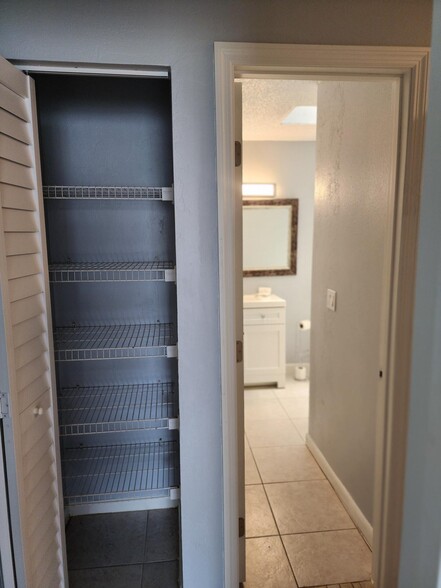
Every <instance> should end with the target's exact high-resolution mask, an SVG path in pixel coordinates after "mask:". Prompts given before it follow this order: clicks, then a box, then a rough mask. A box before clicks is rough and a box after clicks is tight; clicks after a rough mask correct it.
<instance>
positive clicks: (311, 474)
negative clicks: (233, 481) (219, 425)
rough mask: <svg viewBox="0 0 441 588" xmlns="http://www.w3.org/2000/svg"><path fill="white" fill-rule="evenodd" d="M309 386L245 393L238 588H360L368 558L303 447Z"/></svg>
mask: <svg viewBox="0 0 441 588" xmlns="http://www.w3.org/2000/svg"><path fill="white" fill-rule="evenodd" d="M308 411H309V383H308V382H296V381H295V380H293V379H292V378H287V383H286V388H284V389H277V388H254V389H251V388H247V389H246V390H245V484H246V487H245V499H246V538H247V539H246V551H247V581H246V583H245V588H303V587H310V586H314V587H318V588H326V587H328V588H331V587H332V588H337V587H338V586H340V587H341V588H367V587H368V586H371V583H370V581H369V579H370V573H371V565H372V561H371V552H370V550H369V548H368V546H367V545H366V543H365V541H364V540H363V538H362V536H361V535H360V533H359V532H358V530H357V529H356V528H355V525H354V523H353V522H352V520H351V519H350V517H349V515H348V514H347V512H346V510H345V509H344V507H343V505H342V503H341V502H340V500H339V498H338V496H337V495H336V493H335V492H334V490H333V488H332V486H331V485H330V483H329V482H328V480H327V479H326V477H325V476H324V474H323V472H322V470H321V469H320V468H319V466H318V464H317V462H316V461H315V459H314V458H313V457H312V455H311V453H310V452H309V450H308V448H307V447H306V445H305V437H306V433H307V431H308Z"/></svg>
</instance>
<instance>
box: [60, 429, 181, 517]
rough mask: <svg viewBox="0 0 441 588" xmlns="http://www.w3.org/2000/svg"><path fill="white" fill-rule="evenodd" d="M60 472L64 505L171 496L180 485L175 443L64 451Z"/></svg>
mask: <svg viewBox="0 0 441 588" xmlns="http://www.w3.org/2000/svg"><path fill="white" fill-rule="evenodd" d="M62 471H63V486H64V497H65V504H66V506H69V505H73V504H85V503H91V502H106V501H111V500H128V499H134V498H156V497H161V496H170V494H171V490H172V489H174V488H176V487H178V486H179V457H178V449H177V442H176V441H159V442H154V443H135V444H125V445H104V446H98V447H79V448H74V449H67V450H66V451H65V452H64V457H63V459H62Z"/></svg>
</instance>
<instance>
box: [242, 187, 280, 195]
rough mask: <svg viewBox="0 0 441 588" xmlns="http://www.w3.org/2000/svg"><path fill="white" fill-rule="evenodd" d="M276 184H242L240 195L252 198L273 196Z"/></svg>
mask: <svg viewBox="0 0 441 588" xmlns="http://www.w3.org/2000/svg"><path fill="white" fill-rule="evenodd" d="M275 195H276V184H242V196H248V197H252V198H265V197H266V198H274V196H275Z"/></svg>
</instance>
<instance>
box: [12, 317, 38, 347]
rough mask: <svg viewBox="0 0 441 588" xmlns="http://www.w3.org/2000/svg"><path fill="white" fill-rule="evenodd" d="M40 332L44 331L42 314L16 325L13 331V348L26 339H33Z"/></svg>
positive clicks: (23, 342) (22, 343)
mask: <svg viewBox="0 0 441 588" xmlns="http://www.w3.org/2000/svg"><path fill="white" fill-rule="evenodd" d="M41 332H44V314H41V315H40V316H36V317H34V318H32V319H30V320H29V321H25V322H24V323H20V324H19V325H16V326H15V328H14V333H13V337H14V348H17V347H20V346H21V345H24V344H25V343H26V341H30V340H31V339H34V338H35V337H36V336H37V335H38V334H39V333H41Z"/></svg>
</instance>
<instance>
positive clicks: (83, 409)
mask: <svg viewBox="0 0 441 588" xmlns="http://www.w3.org/2000/svg"><path fill="white" fill-rule="evenodd" d="M58 408H59V423H60V434H61V435H63V436H68V435H85V434H92V433H111V432H115V431H134V430H141V429H151V428H155V429H159V428H167V427H168V426H169V423H168V420H169V419H170V418H173V417H175V416H176V414H175V395H174V386H173V384H172V383H169V382H167V383H165V382H160V383H153V384H130V385H125V384H124V385H113V386H91V387H79V386H78V387H76V388H62V389H61V390H60V393H59V397H58Z"/></svg>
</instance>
